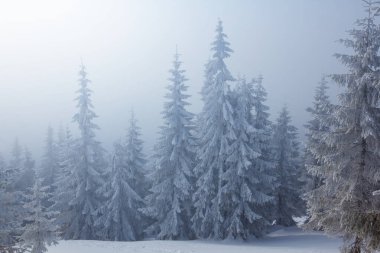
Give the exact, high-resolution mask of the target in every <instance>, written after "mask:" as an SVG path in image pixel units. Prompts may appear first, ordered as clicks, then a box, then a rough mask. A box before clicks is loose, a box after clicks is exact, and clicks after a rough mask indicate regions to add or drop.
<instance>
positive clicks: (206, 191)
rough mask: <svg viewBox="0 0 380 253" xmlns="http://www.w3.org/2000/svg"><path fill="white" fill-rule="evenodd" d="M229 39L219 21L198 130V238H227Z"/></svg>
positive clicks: (230, 112) (231, 117) (230, 132)
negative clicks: (225, 174) (226, 179)
mask: <svg viewBox="0 0 380 253" xmlns="http://www.w3.org/2000/svg"><path fill="white" fill-rule="evenodd" d="M226 37H227V36H226V35H225V34H224V32H223V26H222V22H221V21H219V22H218V25H217V28H216V38H215V41H214V42H213V43H212V51H213V55H212V59H211V60H210V61H209V62H208V63H207V64H206V70H205V77H206V80H205V83H204V85H203V88H202V99H203V101H204V105H203V109H202V112H201V114H200V115H199V119H198V123H199V124H200V125H199V126H198V127H197V128H198V131H199V133H198V136H197V138H198V143H199V146H198V150H197V165H196V167H195V175H196V178H197V183H196V187H197V189H196V191H195V193H194V196H193V204H194V207H195V214H194V216H193V218H192V223H193V229H194V231H195V233H196V235H197V236H198V237H201V238H210V237H211V238H225V237H226V236H227V233H226V228H225V227H224V224H225V218H226V217H225V208H227V205H228V204H227V203H226V201H225V200H226V199H225V198H224V194H223V193H222V187H223V184H224V182H223V174H224V173H225V172H226V171H227V170H228V168H227V166H228V162H227V158H228V156H229V154H230V153H231V142H233V141H234V140H236V135H235V130H234V127H233V122H234V112H233V108H232V105H231V100H232V98H231V91H230V85H229V82H231V81H234V78H233V77H232V75H231V73H230V71H229V70H228V69H227V66H226V64H225V62H224V61H225V59H226V58H228V57H229V56H230V53H231V52H232V50H231V49H230V47H229V43H228V42H227V41H226Z"/></svg>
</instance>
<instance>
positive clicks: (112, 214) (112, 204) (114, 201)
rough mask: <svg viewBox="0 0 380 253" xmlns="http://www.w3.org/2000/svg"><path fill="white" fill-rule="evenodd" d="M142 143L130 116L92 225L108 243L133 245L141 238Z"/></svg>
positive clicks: (133, 120)
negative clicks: (110, 241) (125, 136)
mask: <svg viewBox="0 0 380 253" xmlns="http://www.w3.org/2000/svg"><path fill="white" fill-rule="evenodd" d="M142 149H143V142H142V140H141V139H140V128H139V127H138V126H137V122H136V119H135V117H134V114H133V113H132V116H131V119H130V125H129V129H128V133H127V138H126V140H125V141H122V142H121V143H117V144H115V154H114V156H113V158H112V163H111V171H110V180H109V182H108V183H107V184H105V185H104V186H103V187H102V188H100V190H99V194H100V195H102V196H103V197H104V199H105V202H104V203H102V206H101V207H100V208H99V210H98V212H99V214H100V217H99V218H98V219H97V220H96V222H95V225H96V226H97V228H98V235H99V238H100V239H102V240H112V241H135V240H139V239H141V238H142V235H143V229H144V224H145V217H144V215H143V214H142V211H141V208H143V207H145V202H144V196H143V194H144V185H145V182H144V166H145V163H146V161H145V159H144V155H143V153H142Z"/></svg>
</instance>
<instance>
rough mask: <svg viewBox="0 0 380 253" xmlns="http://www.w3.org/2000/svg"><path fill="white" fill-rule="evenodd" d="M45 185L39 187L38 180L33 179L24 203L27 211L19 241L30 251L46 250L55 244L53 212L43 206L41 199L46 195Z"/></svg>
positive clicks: (35, 252) (37, 252)
mask: <svg viewBox="0 0 380 253" xmlns="http://www.w3.org/2000/svg"><path fill="white" fill-rule="evenodd" d="M47 190H48V188H47V187H41V183H40V180H35V183H34V186H33V190H32V194H31V195H28V196H26V198H27V199H28V201H27V203H26V204H25V205H24V207H25V209H26V210H27V212H28V215H27V217H26V218H25V221H26V223H25V226H24V227H23V233H22V235H21V236H20V243H21V245H22V246H23V247H24V248H27V249H28V250H29V252H31V253H43V252H47V248H46V247H47V246H48V245H51V244H56V243H57V242H56V226H55V225H54V222H53V218H52V217H53V213H52V212H51V211H47V210H46V208H45V207H43V204H42V201H44V199H46V198H47V197H48V194H49V193H47V192H46V191H47Z"/></svg>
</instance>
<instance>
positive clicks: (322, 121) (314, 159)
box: [305, 77, 333, 229]
mask: <svg viewBox="0 0 380 253" xmlns="http://www.w3.org/2000/svg"><path fill="white" fill-rule="evenodd" d="M327 89H328V86H327V80H326V77H322V79H321V81H320V82H319V85H318V86H317V88H316V90H315V95H314V102H313V106H312V107H309V108H307V111H308V112H309V113H310V114H311V120H310V121H309V122H308V123H307V124H306V125H305V127H306V129H307V133H306V137H307V142H306V150H305V165H306V169H307V171H308V173H309V175H310V176H309V178H308V186H307V190H308V192H307V194H306V197H307V204H308V213H309V214H310V213H314V215H313V217H312V219H309V220H308V221H307V227H312V228H314V229H322V227H321V226H319V225H318V220H319V218H317V216H318V215H316V213H317V212H318V213H319V214H321V215H323V212H324V208H322V207H321V205H315V204H314V202H319V203H321V202H320V201H321V200H322V198H323V197H322V196H320V194H319V193H320V190H318V188H319V187H320V186H321V185H322V184H323V183H324V182H323V176H322V175H321V163H322V162H323V160H322V159H321V156H320V155H319V152H321V151H323V152H324V153H325V152H327V151H328V150H329V148H328V146H327V144H326V143H325V141H323V136H324V135H325V134H326V133H329V132H330V128H331V127H330V122H331V120H330V118H331V112H332V108H333V106H332V104H331V102H330V100H329V97H328V95H327ZM317 206H318V207H317ZM314 207H317V208H316V209H314Z"/></svg>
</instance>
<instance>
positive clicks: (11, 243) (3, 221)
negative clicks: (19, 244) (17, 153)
mask: <svg viewBox="0 0 380 253" xmlns="http://www.w3.org/2000/svg"><path fill="white" fill-rule="evenodd" d="M16 175H17V174H16ZM14 182H15V174H14V173H13V171H11V170H10V169H9V167H8V166H7V164H6V163H5V161H4V158H3V156H2V155H1V154H0V203H1V204H0V252H11V251H12V248H13V247H15V245H16V241H17V240H16V235H17V233H16V232H17V230H18V228H19V226H20V219H19V217H18V216H17V215H15V214H17V210H18V207H17V205H16V204H17V203H16V201H17V196H16V195H17V192H15V191H14V188H13V187H12V185H13V184H14Z"/></svg>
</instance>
